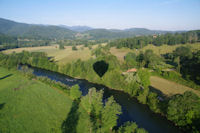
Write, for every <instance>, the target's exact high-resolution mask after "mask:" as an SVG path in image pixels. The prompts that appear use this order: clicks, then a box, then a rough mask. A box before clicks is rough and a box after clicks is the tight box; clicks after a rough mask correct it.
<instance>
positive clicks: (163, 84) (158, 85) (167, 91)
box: [150, 76, 200, 96]
mask: <svg viewBox="0 0 200 133" xmlns="http://www.w3.org/2000/svg"><path fill="white" fill-rule="evenodd" d="M150 81H151V86H152V87H153V88H155V89H157V90H159V91H161V92H162V93H163V94H164V95H166V96H172V95H174V94H183V93H184V92H185V91H192V92H194V93H195V94H197V95H198V96H200V91H198V90H194V89H192V88H189V87H187V86H184V85H181V84H178V83H175V82H172V81H169V80H167V79H163V78H161V77H157V76H151V77H150Z"/></svg>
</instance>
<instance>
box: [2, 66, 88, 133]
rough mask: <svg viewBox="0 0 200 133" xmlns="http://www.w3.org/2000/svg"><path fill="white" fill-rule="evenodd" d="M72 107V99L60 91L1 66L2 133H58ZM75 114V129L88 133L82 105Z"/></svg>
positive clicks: (68, 117)
mask: <svg viewBox="0 0 200 133" xmlns="http://www.w3.org/2000/svg"><path fill="white" fill-rule="evenodd" d="M71 107H72V100H71V99H70V98H69V97H68V96H67V95H66V94H64V93H63V92H62V91H60V90H57V89H56V88H51V87H50V86H48V85H46V84H44V83H41V82H40V81H37V80H28V79H26V78H24V77H23V75H21V74H20V73H19V72H17V71H8V70H7V69H4V68H1V67H0V132H1V133H36V132H37V133H50V132H56V133H61V132H62V130H61V127H62V123H63V121H64V120H68V121H69V120H71V117H70V115H71V113H72V112H73V110H72V108H71ZM78 112H80V113H81V114H82V115H79V117H78V122H77V124H76V125H74V128H76V130H77V132H80V133H82V132H87V130H88V123H89V117H88V114H87V113H86V112H85V111H84V110H83V108H82V107H81V106H79V109H78ZM71 128H72V127H71Z"/></svg>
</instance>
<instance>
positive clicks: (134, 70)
mask: <svg viewBox="0 0 200 133" xmlns="http://www.w3.org/2000/svg"><path fill="white" fill-rule="evenodd" d="M126 72H128V73H130V72H137V69H136V68H131V69H129V70H127V71H126Z"/></svg>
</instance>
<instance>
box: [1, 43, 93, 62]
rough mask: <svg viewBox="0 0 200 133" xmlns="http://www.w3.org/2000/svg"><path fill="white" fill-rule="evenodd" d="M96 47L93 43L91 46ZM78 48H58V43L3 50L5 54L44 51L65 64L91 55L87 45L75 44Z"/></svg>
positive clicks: (85, 58)
mask: <svg viewBox="0 0 200 133" xmlns="http://www.w3.org/2000/svg"><path fill="white" fill-rule="evenodd" d="M95 47H97V46H96V45H94V46H93V47H92V48H95ZM77 49H78V50H72V46H65V49H59V46H58V45H53V46H41V47H27V48H17V49H9V50H6V51H4V53H6V54H10V53H12V52H16V53H19V52H22V51H23V50H24V51H29V52H45V53H47V55H48V56H49V57H53V58H54V60H55V61H56V62H57V63H58V64H61V65H63V64H66V63H69V62H72V61H74V60H77V59H81V60H88V59H89V58H91V57H92V55H91V50H90V49H89V48H88V47H84V46H83V45H79V46H77Z"/></svg>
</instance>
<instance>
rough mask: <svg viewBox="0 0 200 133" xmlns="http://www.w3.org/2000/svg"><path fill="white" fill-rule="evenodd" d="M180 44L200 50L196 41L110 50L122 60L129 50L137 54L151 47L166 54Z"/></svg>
mask: <svg viewBox="0 0 200 133" xmlns="http://www.w3.org/2000/svg"><path fill="white" fill-rule="evenodd" d="M180 46H187V47H190V48H191V50H192V51H197V50H200V43H195V44H184V45H183V44H179V45H172V46H169V45H162V46H154V45H147V46H145V47H143V48H142V49H138V50H137V49H133V50H131V49H129V48H120V49H117V48H115V47H112V48H111V49H110V52H111V53H112V54H113V55H115V56H116V57H117V58H118V59H119V60H120V61H123V60H124V56H125V55H126V54H127V53H128V52H134V53H136V54H139V52H140V51H143V52H145V50H147V49H151V50H153V52H154V53H155V54H158V55H160V54H166V53H172V52H173V51H174V50H175V49H176V48H177V47H180Z"/></svg>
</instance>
